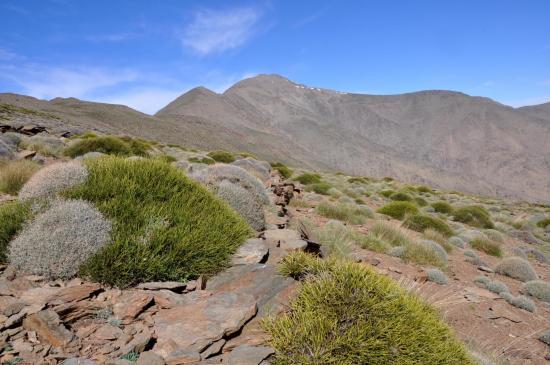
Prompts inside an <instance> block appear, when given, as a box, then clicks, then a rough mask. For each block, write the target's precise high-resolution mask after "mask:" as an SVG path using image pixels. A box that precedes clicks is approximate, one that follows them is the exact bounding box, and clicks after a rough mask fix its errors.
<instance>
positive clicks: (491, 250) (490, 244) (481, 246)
mask: <svg viewBox="0 0 550 365" xmlns="http://www.w3.org/2000/svg"><path fill="white" fill-rule="evenodd" d="M470 246H471V247H472V248H474V249H476V250H478V251H481V252H485V253H486V254H487V255H491V256H495V257H502V248H501V247H500V244H498V243H497V242H494V241H491V240H490V239H488V238H485V237H483V236H478V237H475V238H474V239H473V240H471V241H470Z"/></svg>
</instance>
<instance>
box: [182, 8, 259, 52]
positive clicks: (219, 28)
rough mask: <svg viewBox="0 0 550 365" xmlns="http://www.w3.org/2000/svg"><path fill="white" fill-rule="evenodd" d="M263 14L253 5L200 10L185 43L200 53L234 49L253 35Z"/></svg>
mask: <svg viewBox="0 0 550 365" xmlns="http://www.w3.org/2000/svg"><path fill="white" fill-rule="evenodd" d="M261 17H262V11H261V10H260V9H258V8H254V7H244V8H233V9H224V10H211V9H210V10H200V11H197V12H195V13H194V15H193V20H192V21H191V23H190V24H189V25H188V26H187V27H186V28H185V29H184V31H183V34H182V43H183V45H184V46H185V47H188V48H190V49H192V50H193V51H194V52H196V53H198V54H200V55H208V54H213V53H221V52H224V51H227V50H230V49H235V48H238V47H240V46H242V45H243V44H245V43H246V42H247V41H249V40H250V39H251V38H252V37H253V36H254V34H255V32H256V25H257V23H258V21H259V20H260V18H261Z"/></svg>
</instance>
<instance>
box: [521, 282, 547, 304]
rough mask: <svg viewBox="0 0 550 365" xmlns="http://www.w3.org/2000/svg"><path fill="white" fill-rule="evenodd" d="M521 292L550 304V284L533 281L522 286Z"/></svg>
mask: <svg viewBox="0 0 550 365" xmlns="http://www.w3.org/2000/svg"><path fill="white" fill-rule="evenodd" d="M521 291H522V292H523V293H525V294H528V295H530V296H532V297H535V298H537V299H540V300H542V301H543V302H548V303H550V284H548V283H547V282H545V281H542V280H531V281H528V282H526V283H525V284H523V285H522V286H521Z"/></svg>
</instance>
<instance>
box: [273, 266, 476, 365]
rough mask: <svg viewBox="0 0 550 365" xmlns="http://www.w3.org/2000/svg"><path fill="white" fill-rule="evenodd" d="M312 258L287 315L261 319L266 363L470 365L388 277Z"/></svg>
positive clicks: (436, 320)
mask: <svg viewBox="0 0 550 365" xmlns="http://www.w3.org/2000/svg"><path fill="white" fill-rule="evenodd" d="M313 260H315V261H321V260H318V259H314V258H310V259H309V261H310V263H309V264H308V265H309V266H310V267H312V266H313V267H315V270H314V271H315V273H313V274H310V276H308V279H307V280H306V281H304V282H303V283H302V284H301V286H300V287H299V289H298V292H297V295H296V297H295V298H294V299H293V300H292V302H291V305H290V311H289V312H288V313H284V314H282V315H280V316H279V317H276V318H275V317H271V318H268V319H266V320H265V321H264V322H263V326H264V329H265V330H266V331H267V332H268V333H269V335H270V345H271V346H272V347H273V348H274V349H275V355H274V357H275V359H274V364H279V365H291V364H292V365H293V364H302V365H317V364H350V365H351V364H373V365H377V364H442V365H445V364H457V365H458V364H460V365H463V364H464V365H466V364H473V362H472V360H471V359H470V357H469V354H468V352H467V351H466V349H465V348H464V346H463V345H462V344H461V343H460V342H459V341H458V340H457V339H456V338H455V336H454V334H453V332H452V330H451V329H450V328H449V327H448V326H447V325H446V324H445V323H444V322H443V321H442V320H441V319H440V316H439V314H438V313H437V311H436V310H435V309H433V308H432V307H430V306H429V305H427V304H425V303H424V302H423V301H422V300H421V299H419V298H418V297H416V296H412V295H410V294H408V293H407V292H406V291H405V290H404V289H402V288H400V287H399V285H397V284H396V283H395V282H394V281H393V280H391V279H390V278H387V277H385V276H383V275H380V274H378V273H376V272H375V271H374V270H373V269H370V268H368V267H367V266H364V265H361V264H356V263H351V262H342V261H331V262H328V263H317V264H314V263H311V261H313Z"/></svg>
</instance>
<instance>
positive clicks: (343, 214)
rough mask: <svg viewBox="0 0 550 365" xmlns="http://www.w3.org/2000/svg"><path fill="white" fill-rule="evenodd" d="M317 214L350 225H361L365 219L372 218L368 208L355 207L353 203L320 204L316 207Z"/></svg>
mask: <svg viewBox="0 0 550 365" xmlns="http://www.w3.org/2000/svg"><path fill="white" fill-rule="evenodd" d="M316 211H317V213H318V214H320V215H322V216H323V217H326V218H331V219H338V220H340V221H344V222H348V223H351V224H363V223H365V220H366V218H372V212H371V211H370V209H368V208H363V207H360V206H357V205H355V204H353V203H351V204H350V203H336V204H332V203H329V202H326V201H324V202H321V203H320V204H319V205H317V208H316Z"/></svg>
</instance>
